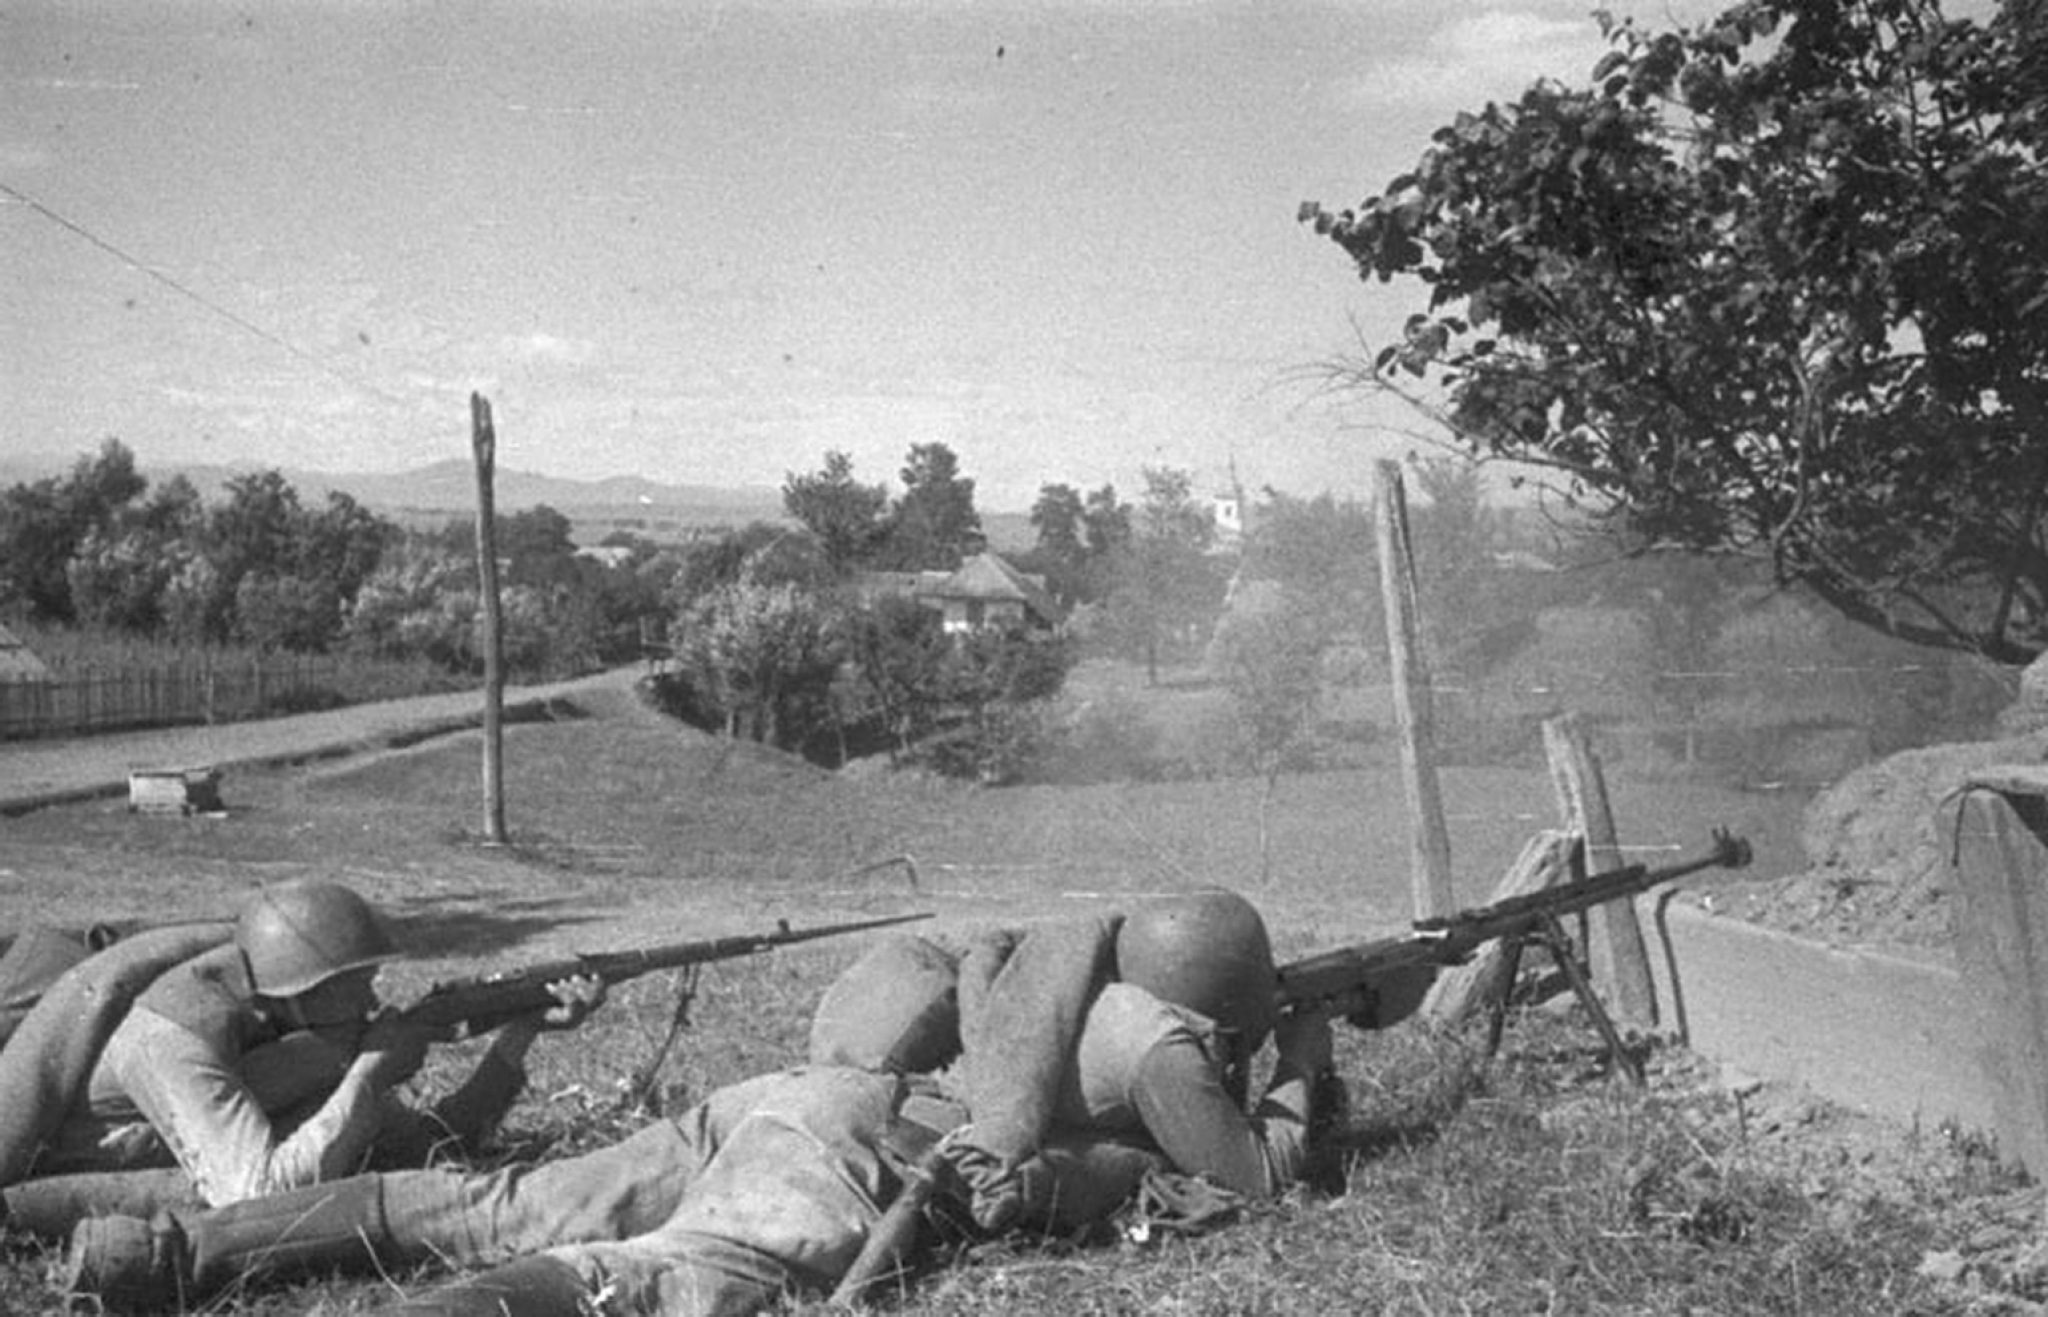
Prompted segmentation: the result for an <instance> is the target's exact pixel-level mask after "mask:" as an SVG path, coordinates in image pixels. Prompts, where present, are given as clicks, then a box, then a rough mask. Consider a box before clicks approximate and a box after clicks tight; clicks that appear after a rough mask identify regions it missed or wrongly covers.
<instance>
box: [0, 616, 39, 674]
mask: <svg viewBox="0 0 2048 1317" xmlns="http://www.w3.org/2000/svg"><path fill="white" fill-rule="evenodd" d="M50 675H51V674H50V666H49V664H47V663H45V662H43V661H42V660H41V659H39V658H37V657H36V654H35V651H34V650H32V649H30V648H29V647H28V646H27V645H24V644H22V643H21V637H19V636H17V635H15V634H14V633H13V632H12V631H9V630H8V629H7V625H6V623H4V622H0V681H48V680H50Z"/></svg>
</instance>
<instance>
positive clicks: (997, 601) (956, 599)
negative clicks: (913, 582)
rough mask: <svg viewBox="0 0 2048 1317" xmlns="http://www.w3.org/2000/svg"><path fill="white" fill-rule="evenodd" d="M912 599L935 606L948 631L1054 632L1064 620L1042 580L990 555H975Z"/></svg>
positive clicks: (1063, 610)
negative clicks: (985, 629)
mask: <svg viewBox="0 0 2048 1317" xmlns="http://www.w3.org/2000/svg"><path fill="white" fill-rule="evenodd" d="M918 596H919V598H921V599H924V600H925V601H926V602H928V603H930V604H932V605H934V606H936V607H937V608H938V610H939V612H940V614H941V615H942V616H943V617H944V618H945V629H946V630H947V631H948V632H949V633H951V632H964V631H979V630H981V629H983V628H984V627H1004V628H1008V627H1022V628H1024V629H1026V630H1032V631H1057V630H1059V628H1060V627H1062V626H1063V625H1065V624H1066V620H1067V614H1066V610H1065V609H1063V608H1061V607H1060V605H1059V602H1058V601H1057V600H1055V599H1054V598H1053V597H1052V595H1051V594H1050V593H1049V592H1048V591H1047V590H1046V588H1045V583H1044V582H1043V581H1042V580H1040V579H1039V578H1038V577H1035V576H1028V575H1026V574H1025V573H1023V572H1020V571H1018V570H1017V569H1016V568H1015V567H1012V566H1011V565H1010V564H1009V563H1008V562H1006V561H1004V560H1003V558H1002V557H1001V556H1000V555H998V554H995V553H992V552H982V553H977V554H975V555H974V556H973V557H971V558H969V559H967V560H966V561H965V562H963V563H961V564H960V570H958V571H956V572H954V573H953V574H952V575H951V576H948V577H946V578H945V579H944V580H942V581H939V582H937V583H935V584H928V585H925V586H923V587H921V588H920V589H919V591H918Z"/></svg>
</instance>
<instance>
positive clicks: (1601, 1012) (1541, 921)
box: [1486, 911, 1645, 1088]
mask: <svg viewBox="0 0 2048 1317" xmlns="http://www.w3.org/2000/svg"><path fill="white" fill-rule="evenodd" d="M1504 942H1505V944H1506V945H1505V959H1504V961H1503V963H1504V965H1505V966H1506V968H1507V974H1506V975H1505V977H1504V978H1503V979H1502V981H1501V991H1500V995H1499V996H1497V997H1495V998H1494V1000H1493V1013H1492V1016H1491V1018H1490V1019H1489V1020H1488V1021H1487V1027H1486V1059H1487V1060H1489V1061H1491V1060H1492V1059H1493V1057H1494V1055H1495V1054H1496V1053H1497V1052H1499V1051H1500V1038H1501V1031H1502V1030H1503V1029H1504V1028H1505V1027H1506V1025H1507V1017H1508V999H1509V998H1510V997H1512V996H1513V995H1514V991H1515V978H1516V976H1517V975H1518V974H1519V973H1520V972H1521V968H1522V948H1523V946H1524V945H1525V944H1527V943H1530V942H1534V943H1536V944H1537V945H1538V946H1540V947H1542V948H1543V949H1544V950H1545V951H1548V952H1549V953H1550V959H1551V961H1552V962H1553V963H1555V964H1556V966H1557V968H1558V972H1559V973H1561V974H1563V975H1564V978H1565V982H1566V983H1569V984H1570V985H1571V988H1572V991H1573V992H1574V993H1575V994H1577V996H1578V999H1579V1004H1580V1005H1581V1006H1584V1007H1585V1008H1586V1013H1587V1014H1588V1015H1590V1016H1592V1017H1593V1027H1594V1028H1596V1029H1598V1030H1599V1031H1600V1037H1601V1039H1602V1040H1603V1041H1604V1042H1605V1043H1606V1044H1607V1053H1608V1055H1609V1056H1611V1057H1612V1058H1613V1059H1614V1062H1615V1064H1617V1065H1619V1066H1620V1067H1621V1068H1622V1070H1624V1071H1625V1072H1626V1073H1627V1074H1628V1077H1629V1079H1630V1080H1632V1081H1633V1082H1634V1083H1635V1085H1636V1087H1637V1088H1641V1087H1642V1086H1643V1084H1644V1082H1645V1080H1644V1078H1643V1062H1642V1058H1640V1057H1638V1056H1637V1055H1636V1054H1635V1053H1634V1052H1631V1051H1630V1050H1629V1049H1628V1044H1627V1043H1626V1042H1624V1041H1623V1040H1622V1036H1621V1031H1620V1030H1619V1029H1617V1028H1615V1027H1614V1019H1613V1017H1612V1016H1610V1015H1608V1014H1607V1007H1606V1006H1604V1005H1603V1004H1602V1003H1601V1001H1600V997H1599V994H1597V993H1595V992H1594V991H1593V983H1592V981H1591V980H1590V979H1588V978H1587V977H1586V971H1585V970H1584V969H1582V968H1581V967H1580V965H1579V958H1578V957H1577V956H1575V955H1573V954H1572V940H1571V935H1570V934H1568V933H1566V932H1565V931H1564V925H1563V924H1561V923H1559V922H1558V918H1557V916H1556V915H1555V914H1553V913H1551V912H1549V911H1543V912H1541V913H1539V914H1538V915H1537V916H1536V919H1535V922H1534V924H1533V925H1532V926H1531V927H1530V928H1529V929H1528V930H1526V931H1524V932H1520V933H1514V934H1511V935H1509V936H1508V937H1507V938H1505V939H1504Z"/></svg>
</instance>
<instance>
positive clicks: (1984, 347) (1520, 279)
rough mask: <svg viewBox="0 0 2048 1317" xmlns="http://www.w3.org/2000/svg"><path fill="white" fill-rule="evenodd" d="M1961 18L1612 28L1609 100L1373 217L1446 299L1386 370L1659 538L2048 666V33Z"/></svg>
mask: <svg viewBox="0 0 2048 1317" xmlns="http://www.w3.org/2000/svg"><path fill="white" fill-rule="evenodd" d="M2041 17H2042V11H2041V6H2040V4H2039V3H2037V2H2036V0H2008V2H2007V3H2006V4H2005V5H2004V6H2003V7H2002V8H2001V9H2000V10H1999V11H1998V13H1997V16H1996V17H1995V18H1994V19H1993V20H1992V21H1990V22H1989V23H1988V24H1977V23H1973V22H1968V21H1959V20H1951V19H1949V18H1947V17H1945V16H1944V15H1943V14H1942V12H1941V10H1940V8H1939V5H1938V3H1936V0H1850V2H1849V3H1843V4H1813V3H1803V2H1801V0H1748V2H1747V3H1742V4H1738V5H1736V6H1735V7H1733V8H1731V9H1729V10H1728V11H1726V12H1725V13H1724V14H1722V15H1721V16H1720V17H1718V18H1716V19H1714V20H1712V21H1709V22H1706V23H1703V24H1700V25H1698V26H1694V27H1682V28H1678V29H1676V30H1672V31H1661V32H1651V31H1647V30H1643V29H1640V28H1638V27H1636V26H1635V25H1633V24H1632V23H1630V22H1615V21H1613V20H1611V19H1608V18H1605V17H1603V18H1602V20H1601V21H1602V23H1603V27H1604V28H1605V30H1606V32H1607V35H1608V37H1609V39H1610V42H1611V45H1612V49H1611V51H1610V52H1609V54H1608V55H1607V56H1606V57H1605V58H1604V59H1603V60H1602V61H1601V62H1600V64H1599V65H1598V66H1597V67H1596V68H1595V69H1594V70H1593V73H1592V77H1591V79H1590V81H1589V82H1588V83H1587V84H1585V85H1580V86H1564V85H1559V84H1556V83H1549V82H1545V83H1539V84H1537V85H1536V86H1533V87H1531V88H1530V89H1529V90H1528V91H1526V92H1525V93H1524V94H1523V95H1522V96H1521V97H1520V98H1519V99H1518V100H1516V101H1514V102H1513V103H1511V104H1507V105H1489V106H1487V107H1486V108H1485V109H1483V110H1481V111H1478V112H1476V113H1466V114H1460V115H1458V116H1457V118H1456V119H1455V120H1454V121H1453V122H1452V123H1450V124H1448V125H1446V126H1444V127H1443V128H1441V129H1439V130H1438V131H1437V132H1436V134H1435V135H1434V137H1433V139H1432V145H1431V146H1430V147H1429V149H1428V150H1427V151H1426V152H1424V154H1423V156H1422V158H1421V160H1420V162H1419V163H1418V165H1417V166H1416V168H1415V169H1414V170H1413V171H1412V172H1409V173H1407V174H1404V175H1402V176H1400V177H1397V178H1395V179H1393V180H1392V181H1391V182H1389V183H1388V184H1387V186H1386V188H1385V190H1384V191H1383V192H1382V193H1381V194H1379V195H1377V196H1374V197H1371V198H1370V199H1368V200H1367V201H1365V202H1364V203H1363V204H1362V205H1361V206H1359V207H1358V208H1357V209H1355V210H1345V211H1342V212H1335V213H1333V212H1331V211H1329V210H1326V209H1325V208H1323V207H1322V206H1320V205H1319V204H1316V203H1312V202H1311V203H1305V204H1304V206H1303V207H1302V212H1301V213H1302V218H1303V220H1304V221H1307V222H1311V223H1313V225H1314V226H1315V228H1316V230H1317V231H1318V232H1320V233H1324V234H1326V235H1328V236H1329V237H1330V238H1332V239H1334V240H1335V241H1336V242H1337V243H1338V244H1339V245H1340V246H1341V247H1342V248H1343V249H1344V250H1345V251H1346V252H1347V253H1348V254H1349V256H1350V257H1351V258H1352V260H1353V261H1354V262H1355V264H1356V266H1357V268H1358V270H1359V273H1360V274H1361V276H1362V277H1366V278H1369V279H1377V280H1380V281H1382V282H1384V281H1388V280H1392V279H1395V278H1396V277H1402V278H1412V279H1414V280H1415V281H1416V282H1417V283H1418V284H1419V285H1420V288H1421V290H1422V298H1421V301H1422V305H1421V306H1419V307H1418V308H1417V309H1416V311H1415V312H1414V314H1413V315H1412V316H1411V317H1410V319H1409V321H1408V329H1407V332H1406V334H1405V335H1404V337H1403V339H1402V341H1401V342H1398V343H1395V344H1392V345H1389V346H1387V347H1386V348H1385V349H1384V350H1382V351H1381V352H1380V353H1379V354H1378V356H1377V357H1376V359H1375V360H1374V361H1373V362H1371V363H1370V365H1369V367H1367V368H1366V369H1365V370H1362V371H1361V372H1360V377H1361V378H1362V379H1366V380H1370V381H1371V382H1372V383H1374V384H1375V385H1376V386H1379V387H1388V388H1393V389H1396V390H1398V391H1400V392H1402V393H1404V394H1405V395H1407V396H1409V397H1410V398H1411V399H1414V400H1417V401H1421V402H1423V403H1424V404H1425V405H1428V406H1430V407H1431V409H1432V410H1433V411H1435V412H1436V414H1437V415H1439V416H1440V418H1441V419H1442V420H1443V421H1445V422H1446V424H1447V425H1448V426H1449V427H1450V428H1451V431H1452V432H1453V433H1454V434H1455V435H1456V436H1457V437H1458V439H1459V440H1461V441H1462V442H1463V443H1464V444H1465V445H1468V446H1469V447H1470V448H1471V449H1472V450H1474V451H1476V452H1479V453H1484V454H1489V455H1498V456H1502V457H1508V458H1513V459H1517V460H1520V461H1524V462H1532V463H1537V464H1540V465H1542V466H1545V467H1548V468H1550V469H1552V470H1553V471H1554V472H1555V473H1559V474H1560V475H1561V476H1562V479H1563V486H1564V488H1565V490H1566V492H1567V493H1568V494H1569V495H1571V496H1572V497H1574V498H1575V499H1577V500H1579V501H1580V502H1581V504H1582V505H1583V506H1586V507H1589V508H1593V509H1596V510H1598V511H1600V512H1601V513H1603V514H1604V515H1605V516H1606V517H1607V519H1608V523H1609V525H1610V527H1611V528H1612V529H1614V530H1615V531H1617V532H1618V533H1620V534H1622V535H1623V536H1624V537H1625V538H1626V540H1627V542H1628V543H1630V544H1632V545H1635V546H1675V547H1680V548H1684V549H1689V550H1696V551H1712V552H1721V551H1734V552H1739V553H1742V554H1746V555H1753V556H1756V557H1758V558H1761V559H1763V560H1765V561H1767V562H1768V563H1769V564H1770V565H1771V567H1772V569H1773V571H1774V572H1775V574H1776V575H1777V577H1778V578H1779V579H1780V580H1781V581H1787V582H1798V583H1801V584H1803V585H1805V586H1807V587H1809V588H1811V589H1812V590H1814V591H1816V592H1817V593H1818V595H1819V596H1820V597H1821V598H1823V599H1825V600H1827V601H1828V602H1829V603H1830V604H1831V605H1833V606H1834V607H1836V608H1837V609H1839V610H1841V611H1842V612H1843V613H1844V614H1845V615H1847V616H1849V617H1851V618H1853V619H1855V620H1857V621H1859V622H1862V623H1865V624H1867V625H1870V626H1874V627H1878V628H1880V629H1883V630H1885V631H1888V632H1891V633H1893V634H1895V635H1898V636H1901V637H1905V638H1908V639H1911V640H1914V641H1916V642H1919V643H1923V644H1931V645H1938V646H1944V647H1950V648H1960V649H1974V650H1978V651H1981V652H1983V653H1985V654H1988V655H1991V656H1994V657H1996V658H1998V659H2001V660H2005V661H2024V660H2025V659H2027V658H2029V657H2030V656H2032V655H2033V654H2035V653H2038V652H2039V651H2040V650H2041V649H2042V648H2043V646H2044V645H2048V540H2044V535H2043V525H2044V518H2043V514H2044V511H2048V505H2044V502H2043V500H2044V498H2048V434H2044V429H2043V424H2044V421H2048V169H2044V168H2043V163H2044V162H2043V159H2042V148H2043V141H2044V133H2048V59H2044V54H2048V37H2044V35H2043V33H2044V30H2048V26H2044V24H2043V23H2042V22H2041Z"/></svg>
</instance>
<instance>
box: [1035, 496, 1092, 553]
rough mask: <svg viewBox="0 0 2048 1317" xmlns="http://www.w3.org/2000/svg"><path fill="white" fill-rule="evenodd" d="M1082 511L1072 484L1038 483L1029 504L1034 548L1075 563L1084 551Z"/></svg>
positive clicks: (1084, 510)
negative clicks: (1036, 545)
mask: <svg viewBox="0 0 2048 1317" xmlns="http://www.w3.org/2000/svg"><path fill="white" fill-rule="evenodd" d="M1086 511H1087V509H1086V507H1085V505H1083V503H1082V502H1081V493H1080V491H1079V490H1077V489H1075V488H1074V487H1073V486H1072V485H1040V486H1039V487H1038V500H1037V501H1036V502H1034V503H1033V504H1032V505H1031V527H1032V529H1033V530H1035V531H1037V532H1038V547H1039V548H1040V549H1042V550H1044V551H1045V552H1046V553H1048V554H1050V555H1052V556H1053V557H1054V558H1056V559H1060V560H1064V561H1070V562H1079V561H1080V560H1081V558H1082V557H1083V556H1084V555H1086V553H1087V552H1088V546H1087V544H1086V543H1085V542H1084V541H1083V540H1082V526H1083V522H1082V517H1083V515H1084V514H1085V513H1086Z"/></svg>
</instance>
